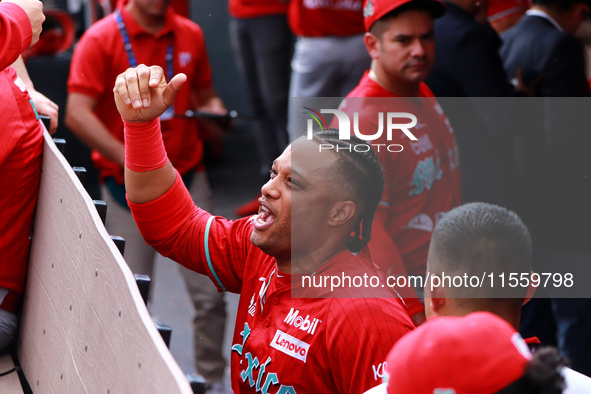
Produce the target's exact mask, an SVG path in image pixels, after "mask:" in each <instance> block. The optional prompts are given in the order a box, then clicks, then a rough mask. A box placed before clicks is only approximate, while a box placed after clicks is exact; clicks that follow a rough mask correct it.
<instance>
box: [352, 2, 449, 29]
mask: <svg viewBox="0 0 591 394" xmlns="http://www.w3.org/2000/svg"><path fill="white" fill-rule="evenodd" d="M407 3H417V4H418V3H421V4H423V5H424V6H425V7H426V9H428V10H429V11H430V12H431V14H432V15H433V17H434V18H439V17H440V16H441V15H443V14H444V13H445V3H444V2H443V1H441V0H365V2H364V4H363V24H364V25H365V31H369V28H370V27H371V25H373V24H374V23H376V22H377V21H379V20H380V19H382V17H383V16H384V15H386V14H387V13H389V12H390V11H394V10H395V9H396V8H398V7H400V6H402V5H404V4H407Z"/></svg>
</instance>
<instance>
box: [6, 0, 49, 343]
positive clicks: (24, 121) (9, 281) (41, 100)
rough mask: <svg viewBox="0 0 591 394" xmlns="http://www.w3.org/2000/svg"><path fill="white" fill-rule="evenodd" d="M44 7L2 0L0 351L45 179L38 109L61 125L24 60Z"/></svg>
mask: <svg viewBox="0 0 591 394" xmlns="http://www.w3.org/2000/svg"><path fill="white" fill-rule="evenodd" d="M42 9H43V5H42V4H41V3H40V2H39V1H14V2H8V1H4V2H2V3H0V206H1V207H2V214H1V215H0V350H2V349H4V348H5V347H6V346H7V345H8V344H9V343H10V342H11V341H12V339H13V338H14V336H15V334H16V330H17V326H18V317H17V316H18V314H19V311H20V304H21V300H22V295H23V293H24V288H25V279H26V275H27V263H28V259H29V249H30V244H31V224H32V221H33V214H34V212H35V204H36V202H37V195H38V193H39V179H40V177H41V156H42V148H43V126H42V125H41V122H40V121H39V117H38V113H41V114H47V115H51V116H52V118H53V119H52V124H54V125H55V127H57V105H55V103H53V102H51V100H49V99H47V98H46V97H45V96H43V95H42V94H41V93H39V92H37V91H35V89H34V87H33V83H32V82H31V80H30V79H29V75H28V73H27V70H26V68H25V67H24V63H23V62H22V58H20V54H21V52H23V51H24V50H25V49H27V48H28V47H29V46H30V45H32V44H34V43H36V42H37V40H38V39H39V34H40V32H41V25H42V23H43V20H44V19H45V17H44V16H43V12H42ZM10 64H12V65H13V67H7V66H8V65H10Z"/></svg>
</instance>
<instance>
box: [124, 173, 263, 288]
mask: <svg viewBox="0 0 591 394" xmlns="http://www.w3.org/2000/svg"><path fill="white" fill-rule="evenodd" d="M128 203H129V207H130V208H131V212H132V214H133V217H134V219H135V221H136V223H137V225H138V228H139V229H140V232H141V233H142V235H143V237H144V239H145V240H146V242H147V243H148V244H149V245H151V246H153V247H154V248H155V249H156V250H157V251H158V252H159V253H160V254H162V255H163V256H165V257H170V258H171V259H173V260H174V261H176V262H178V263H180V264H182V265H184V266H185V267H187V268H188V269H190V270H193V271H197V272H199V273H201V274H206V275H208V276H209V277H210V279H211V280H212V281H213V282H214V284H215V285H216V286H217V287H218V289H219V290H222V291H230V292H235V293H239V292H240V289H241V286H242V278H243V274H244V266H245V261H246V256H247V253H248V251H249V248H250V247H251V246H252V244H251V243H250V233H251V232H252V225H251V223H250V220H249V219H242V220H236V221H231V220H226V219H224V218H221V217H215V216H212V215H211V214H209V213H208V212H206V211H204V210H202V209H200V208H198V207H196V206H195V204H194V203H193V200H192V199H191V195H190V194H189V192H188V191H187V188H186V187H185V185H184V184H183V181H182V179H181V177H180V175H179V174H178V173H177V179H176V182H175V184H174V185H173V186H172V188H171V189H170V190H169V191H168V192H166V193H165V194H164V195H162V196H161V197H159V198H157V199H156V200H154V201H151V202H148V203H145V204H134V203H132V202H131V201H128Z"/></svg>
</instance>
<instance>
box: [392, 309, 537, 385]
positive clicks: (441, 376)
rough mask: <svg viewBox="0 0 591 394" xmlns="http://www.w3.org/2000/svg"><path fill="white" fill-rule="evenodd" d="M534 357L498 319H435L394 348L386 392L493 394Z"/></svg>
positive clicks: (484, 314)
mask: <svg viewBox="0 0 591 394" xmlns="http://www.w3.org/2000/svg"><path fill="white" fill-rule="evenodd" d="M531 358H532V355H531V353H530V351H529V348H528V347H527V344H526V343H525V342H524V341H523V339H522V338H521V336H520V335H519V333H517V332H516V331H515V329H514V328H513V327H511V326H510V325H509V324H508V323H507V322H506V321H504V320H503V319H501V318H500V317H498V316H497V315H493V314H492V313H488V312H475V313H471V314H469V315H467V316H464V317H455V316H454V317H436V318H434V319H432V320H429V321H428V322H427V323H425V324H423V325H422V326H420V327H418V328H417V329H415V330H414V331H411V332H410V333H408V334H406V335H405V336H404V337H402V338H401V339H400V340H399V341H398V342H397V343H396V344H395V345H394V347H393V348H392V350H391V351H390V353H389V354H388V358H387V361H386V363H387V367H386V372H387V375H388V376H387V378H385V379H384V380H386V379H387V381H388V394H402V393H404V394H406V393H413V394H423V393H424V394H434V393H440V394H489V393H490V394H492V393H496V392H497V391H499V390H501V389H503V388H505V387H507V386H508V385H509V384H511V383H513V382H514V381H516V380H517V379H519V378H520V377H521V376H522V375H523V373H524V372H525V366H526V364H527V362H528V361H529V360H530V359H531Z"/></svg>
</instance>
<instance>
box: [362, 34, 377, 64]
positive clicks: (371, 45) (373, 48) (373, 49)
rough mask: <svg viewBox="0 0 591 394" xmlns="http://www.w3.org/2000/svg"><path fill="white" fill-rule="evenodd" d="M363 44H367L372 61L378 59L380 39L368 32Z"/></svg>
mask: <svg viewBox="0 0 591 394" xmlns="http://www.w3.org/2000/svg"><path fill="white" fill-rule="evenodd" d="M363 44H365V48H366V49H367V53H369V56H370V57H371V58H372V59H375V58H377V56H378V53H379V45H380V39H379V38H378V37H376V36H374V35H373V34H371V33H369V32H368V33H365V35H364V36H363Z"/></svg>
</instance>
